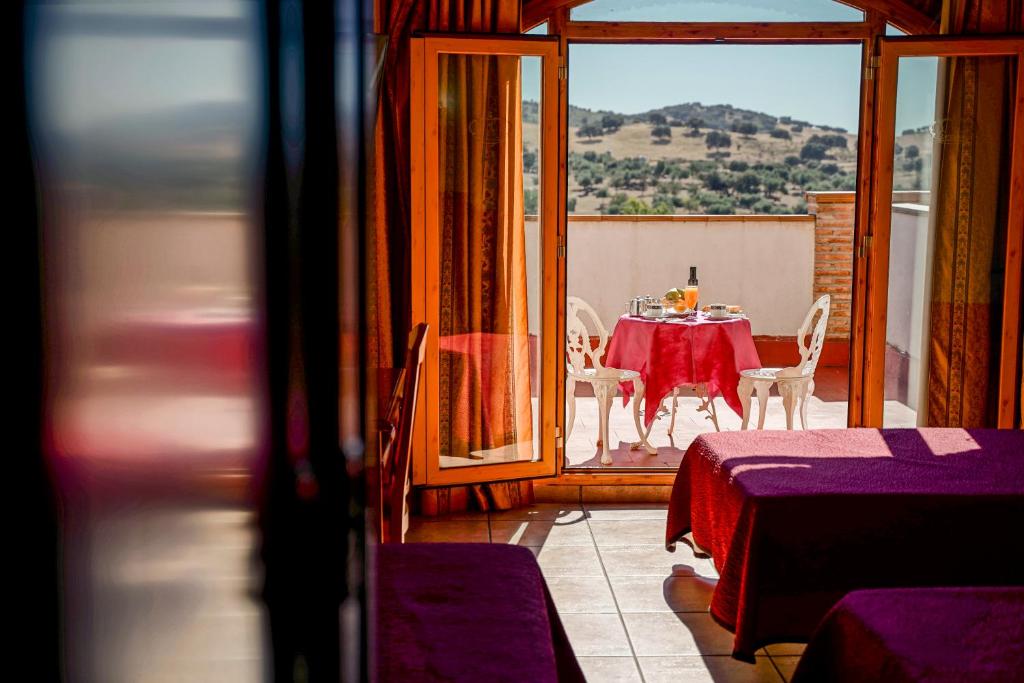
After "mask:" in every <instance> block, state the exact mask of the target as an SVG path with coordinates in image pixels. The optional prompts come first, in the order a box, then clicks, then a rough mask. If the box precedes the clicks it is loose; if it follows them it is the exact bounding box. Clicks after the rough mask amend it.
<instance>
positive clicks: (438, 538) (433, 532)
mask: <svg viewBox="0 0 1024 683" xmlns="http://www.w3.org/2000/svg"><path fill="white" fill-rule="evenodd" d="M405 540H406V541H407V542H408V543H441V542H444V543H488V542H490V535H489V532H488V530H487V521H486V520H481V521H473V522H470V521H457V522H424V521H422V520H421V519H415V520H413V521H412V522H411V523H410V524H409V531H408V533H406V536H405Z"/></svg>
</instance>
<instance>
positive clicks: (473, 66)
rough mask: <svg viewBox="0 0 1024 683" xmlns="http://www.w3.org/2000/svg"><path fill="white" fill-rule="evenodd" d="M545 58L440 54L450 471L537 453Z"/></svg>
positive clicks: (444, 402) (443, 332)
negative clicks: (539, 217)
mask: <svg viewBox="0 0 1024 683" xmlns="http://www.w3.org/2000/svg"><path fill="white" fill-rule="evenodd" d="M540 62H541V59H540V58H539V57H515V56H489V55H442V56H441V57H440V66H439V69H440V71H439V84H438V92H439V94H438V97H439V102H438V108H439V109H438V119H439V124H438V148H439V160H440V162H439V163H440V168H439V173H438V177H439V185H440V200H439V206H438V210H439V212H440V215H439V226H440V253H439V259H440V261H439V267H440V274H441V277H440V311H439V314H440V315H439V321H440V330H439V350H440V364H439V377H440V415H439V428H440V439H439V442H440V456H441V466H442V467H459V466H465V465H478V464H493V463H500V462H509V461H516V460H533V459H535V458H536V456H537V455H538V454H539V449H538V447H537V444H536V441H537V439H539V436H540V429H539V422H538V418H539V410H538V401H539V398H540V374H539V371H540V363H539V359H538V357H537V354H538V352H539V349H540V346H539V338H540V322H541V315H540V280H539V277H540V266H539V264H540V251H539V250H540V242H539V238H538V235H539V234H540V233H539V222H538V220H536V218H534V216H535V215H536V213H537V208H538V206H539V199H540V197H539V193H540V184H539V170H540V163H539V150H540V128H539V104H540V89H539V84H540V78H539V73H540ZM527 215H529V216H530V217H531V218H530V220H529V222H528V223H527V221H526V217H527Z"/></svg>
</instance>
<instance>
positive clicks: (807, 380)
mask: <svg viewBox="0 0 1024 683" xmlns="http://www.w3.org/2000/svg"><path fill="white" fill-rule="evenodd" d="M830 301H831V299H830V297H829V295H828V294H825V295H824V296H822V297H821V298H820V299H818V300H817V301H815V302H814V305H812V306H811V310H809V311H807V317H805V318H804V322H803V324H802V325H800V329H799V331H797V337H796V341H797V344H798V345H799V347H800V363H799V364H798V365H795V366H793V367H790V368H760V369H757V370H744V371H743V372H741V373H740V384H739V395H740V403H742V404H743V426H742V427H741V429H746V428H747V424H748V423H749V422H750V395H751V394H752V393H753V392H755V391H756V392H757V410H758V415H757V428H758V429H764V416H765V411H766V410H767V408H768V394H769V392H770V391H771V388H772V385H773V384H778V385H779V394H780V395H781V396H782V407H783V408H785V410H786V429H793V413H794V412H795V409H796V404H797V402H798V401H799V403H800V427H801V428H802V429H807V401H808V400H809V399H810V398H811V395H812V394H813V393H814V369H815V368H816V367H817V366H818V358H819V356H821V347H822V346H823V345H824V343H825V327H826V326H827V325H828V311H829V306H830ZM819 311H820V312H821V316H820V317H819V318H818V322H817V324H815V325H814V331H813V332H812V333H811V339H810V343H807V333H808V331H809V330H810V328H811V323H813V322H814V316H815V315H816V314H817V313H818V312H819Z"/></svg>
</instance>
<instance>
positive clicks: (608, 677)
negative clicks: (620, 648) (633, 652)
mask: <svg viewBox="0 0 1024 683" xmlns="http://www.w3.org/2000/svg"><path fill="white" fill-rule="evenodd" d="M578 661H579V663H580V668H581V669H583V675H584V676H585V677H586V679H587V683H633V682H634V681H635V682H636V683H639V682H640V681H641V680H642V679H641V678H640V671H639V670H638V669H637V665H636V660H635V659H633V658H632V657H579V658H578Z"/></svg>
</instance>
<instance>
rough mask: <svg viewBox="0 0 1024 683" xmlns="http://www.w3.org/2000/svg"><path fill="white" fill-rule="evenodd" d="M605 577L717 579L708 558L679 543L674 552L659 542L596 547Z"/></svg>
mask: <svg viewBox="0 0 1024 683" xmlns="http://www.w3.org/2000/svg"><path fill="white" fill-rule="evenodd" d="M599 552H600V553H601V561H602V562H603V563H604V568H605V571H606V572H607V573H608V576H660V577H662V578H665V577H667V576H705V577H711V578H718V575H717V574H716V573H715V568H714V567H713V566H712V564H711V561H710V560H707V559H703V558H698V557H694V556H693V551H691V550H690V549H689V548H688V547H686V546H683V545H679V546H677V548H676V551H675V552H674V553H670V552H669V551H667V550H665V547H664V546H662V545H634V546H606V547H602V548H600V549H599Z"/></svg>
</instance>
